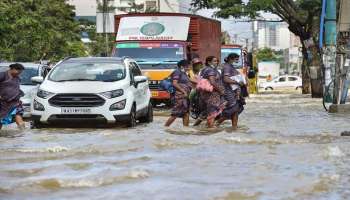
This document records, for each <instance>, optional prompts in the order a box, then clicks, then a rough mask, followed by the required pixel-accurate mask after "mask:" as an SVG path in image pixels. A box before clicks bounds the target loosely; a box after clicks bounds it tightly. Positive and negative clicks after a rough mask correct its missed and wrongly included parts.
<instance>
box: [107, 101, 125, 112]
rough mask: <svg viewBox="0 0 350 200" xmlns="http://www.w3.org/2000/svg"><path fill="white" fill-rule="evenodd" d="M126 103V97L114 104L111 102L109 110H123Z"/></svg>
mask: <svg viewBox="0 0 350 200" xmlns="http://www.w3.org/2000/svg"><path fill="white" fill-rule="evenodd" d="M125 105H126V99H124V100H122V101H119V102H117V103H115V104H112V105H111V107H109V110H110V111H115V110H123V109H124V108H125Z"/></svg>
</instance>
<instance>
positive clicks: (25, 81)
mask: <svg viewBox="0 0 350 200" xmlns="http://www.w3.org/2000/svg"><path fill="white" fill-rule="evenodd" d="M11 64H13V63H0V72H3V71H6V70H8V69H9V66H10V65H11ZM20 64H22V65H23V66H24V71H23V72H22V74H21V75H20V78H21V85H20V89H21V90H22V91H23V93H24V96H23V97H22V98H21V101H22V104H23V109H24V114H23V117H24V118H29V117H30V115H31V114H30V103H31V101H32V96H33V94H34V93H35V92H36V90H37V87H38V84H35V83H33V82H32V81H31V78H32V77H35V76H40V74H41V65H40V64H36V63H20Z"/></svg>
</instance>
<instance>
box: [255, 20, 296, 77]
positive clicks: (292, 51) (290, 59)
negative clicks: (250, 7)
mask: <svg viewBox="0 0 350 200" xmlns="http://www.w3.org/2000/svg"><path fill="white" fill-rule="evenodd" d="M252 26H253V44H254V46H256V47H257V48H258V49H261V48H270V49H273V50H275V51H283V56H284V63H283V65H284V66H285V67H286V69H285V72H286V73H299V72H300V69H301V62H302V60H301V59H302V54H301V52H300V47H301V43H300V39H299V37H297V36H295V35H294V34H293V33H291V32H290V31H289V29H288V24H287V23H285V22H265V21H255V22H254V23H253V25H252Z"/></svg>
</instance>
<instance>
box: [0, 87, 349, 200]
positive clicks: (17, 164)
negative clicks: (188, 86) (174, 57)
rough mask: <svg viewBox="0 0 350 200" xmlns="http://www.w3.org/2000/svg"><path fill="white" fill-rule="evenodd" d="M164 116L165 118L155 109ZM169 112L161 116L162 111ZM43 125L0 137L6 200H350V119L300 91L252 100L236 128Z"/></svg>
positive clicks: (0, 186) (1, 192)
mask: <svg viewBox="0 0 350 200" xmlns="http://www.w3.org/2000/svg"><path fill="white" fill-rule="evenodd" d="M158 114H159V113H158ZM163 114H164V113H163ZM165 120H166V117H164V116H157V117H155V121H154V123H152V124H140V125H138V126H137V127H136V128H133V129H126V128H108V129H62V128H60V129H58V128H55V129H43V130H26V131H25V132H18V131H15V130H14V129H11V128H6V129H5V130H3V131H2V132H1V137H0V154H1V157H0V177H1V179H0V199H36V200H38V199H147V200H148V199H166V200H168V199H169V200H170V199H181V200H182V199H213V200H219V199H223V200H239V199H244V200H246V199H263V200H265V199H266V200H273V199H317V200H319V199H349V197H350V187H349V182H350V148H349V146H350V137H341V136H340V133H341V132H342V131H346V130H350V123H349V117H348V116H346V115H337V114H328V113H326V112H325V111H324V110H323V108H322V104H321V101H320V100H319V99H316V100H315V99H311V98H310V97H309V96H303V95H299V94H273V95H267V94H264V95H257V96H253V97H251V98H250V99H249V100H248V105H247V106H246V110H245V112H244V113H243V114H242V115H241V116H240V122H239V129H238V130H237V131H234V132H232V130H230V129H229V126H230V124H229V122H227V123H226V124H224V126H223V128H220V129H215V130H209V131H208V130H206V129H205V128H204V127H201V128H198V129H194V128H186V129H182V128H181V121H180V120H178V121H177V122H176V123H175V124H174V126H173V127H172V128H170V129H165V128H164V127H163V124H164V122H165Z"/></svg>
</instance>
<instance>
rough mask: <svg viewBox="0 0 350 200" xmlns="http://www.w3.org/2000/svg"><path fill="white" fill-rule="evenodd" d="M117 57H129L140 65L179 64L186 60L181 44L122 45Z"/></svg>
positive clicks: (117, 51) (118, 48)
mask: <svg viewBox="0 0 350 200" xmlns="http://www.w3.org/2000/svg"><path fill="white" fill-rule="evenodd" d="M114 56H116V57H123V56H129V57H131V58H133V59H135V60H136V61H137V62H138V63H140V64H141V63H142V62H148V63H153V64H155V63H162V62H177V61H179V60H181V59H184V47H183V46H181V45H179V44H170V43H164V44H163V43H158V44H147V43H145V44H142V43H141V44H140V43H122V44H118V45H117V49H116V52H115V55H114Z"/></svg>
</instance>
